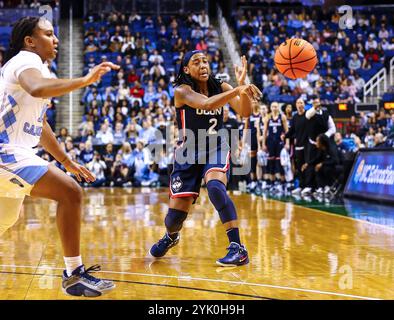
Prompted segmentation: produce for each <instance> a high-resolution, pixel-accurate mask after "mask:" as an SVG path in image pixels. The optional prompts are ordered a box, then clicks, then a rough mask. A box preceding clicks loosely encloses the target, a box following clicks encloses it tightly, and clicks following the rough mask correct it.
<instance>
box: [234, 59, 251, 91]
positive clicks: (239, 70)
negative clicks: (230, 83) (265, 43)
mask: <svg viewBox="0 0 394 320" xmlns="http://www.w3.org/2000/svg"><path fill="white" fill-rule="evenodd" d="M241 63H242V67H239V66H237V65H236V64H235V65H234V72H235V77H236V78H237V83H238V85H240V86H241V85H244V84H245V78H246V72H247V69H248V62H247V60H246V57H245V56H242V57H241Z"/></svg>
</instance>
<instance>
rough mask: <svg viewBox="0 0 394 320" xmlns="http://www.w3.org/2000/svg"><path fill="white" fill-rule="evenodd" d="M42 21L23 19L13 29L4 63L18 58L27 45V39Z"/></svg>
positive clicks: (29, 18)
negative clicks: (15, 57)
mask: <svg viewBox="0 0 394 320" xmlns="http://www.w3.org/2000/svg"><path fill="white" fill-rule="evenodd" d="M39 21H40V18H39V17H23V18H21V19H19V20H18V21H17V22H16V23H15V24H14V27H13V28H12V33H11V40H10V48H9V49H8V51H7V53H6V56H5V59H4V63H6V62H7V61H8V60H10V59H11V58H12V57H14V56H16V55H17V54H18V53H19V51H21V50H22V49H23V47H24V45H25V37H28V36H31V35H32V34H33V31H34V28H35V27H36V26H37V24H38V22H39Z"/></svg>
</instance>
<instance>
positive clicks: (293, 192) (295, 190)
mask: <svg viewBox="0 0 394 320" xmlns="http://www.w3.org/2000/svg"><path fill="white" fill-rule="evenodd" d="M301 191H302V189H301V188H300V187H298V188H297V189H294V190H293V191H292V192H291V194H292V195H295V194H300V193H301Z"/></svg>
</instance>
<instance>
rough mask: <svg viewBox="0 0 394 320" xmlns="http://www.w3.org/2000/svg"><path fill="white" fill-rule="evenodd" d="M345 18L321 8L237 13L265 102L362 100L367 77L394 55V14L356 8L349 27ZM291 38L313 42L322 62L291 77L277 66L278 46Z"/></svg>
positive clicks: (238, 27) (242, 40) (235, 21)
mask: <svg viewBox="0 0 394 320" xmlns="http://www.w3.org/2000/svg"><path fill="white" fill-rule="evenodd" d="M340 19H341V16H340V14H339V13H338V12H324V11H322V10H317V9H315V8H313V9H310V8H303V9H302V10H300V11H298V12H295V11H294V10H292V9H284V8H282V9H272V8H271V9H268V10H265V11H264V12H263V10H261V9H260V10H241V9H240V10H238V11H237V12H236V13H234V15H233V26H234V28H235V30H236V33H237V36H238V40H239V43H240V47H241V51H242V53H243V54H245V55H247V57H248V61H249V65H250V70H249V71H250V74H251V75H252V78H253V81H254V83H256V84H257V85H258V86H259V87H260V88H262V89H264V92H263V93H264V99H265V102H267V103H269V102H271V101H279V102H284V103H289V102H290V103H291V102H294V101H295V99H296V98H298V97H299V96H303V97H304V98H307V97H310V96H312V95H314V94H319V95H320V97H321V100H322V102H323V103H335V102H336V103H340V102H360V100H361V98H362V95H363V86H364V84H365V83H366V81H368V80H369V79H370V78H371V77H372V76H373V75H374V74H375V73H376V72H377V71H378V70H379V69H381V68H382V67H383V65H384V64H387V63H388V61H389V59H390V58H392V57H393V56H394V33H393V25H394V23H393V15H392V14H390V13H387V14H384V13H383V14H378V13H376V14H374V13H371V12H362V11H356V10H354V11H353V16H352V19H351V20H349V21H347V22H346V28H341V27H340ZM342 20H343V17H342ZM341 22H343V21H341ZM291 37H294V38H302V39H305V40H307V41H309V42H310V43H311V44H312V45H313V47H314V48H315V49H316V51H317V56H318V59H319V63H318V65H317V67H316V69H315V70H314V71H313V72H312V73H310V74H309V75H308V76H307V77H306V78H305V79H297V80H291V79H286V78H284V77H283V76H282V75H281V74H279V73H278V72H277V71H276V70H275V68H273V64H274V62H273V57H274V53H275V50H276V48H277V47H278V46H279V45H280V44H281V43H282V42H284V41H285V40H286V39H287V38H291Z"/></svg>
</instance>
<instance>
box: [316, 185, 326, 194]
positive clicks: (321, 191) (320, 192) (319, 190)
mask: <svg viewBox="0 0 394 320" xmlns="http://www.w3.org/2000/svg"><path fill="white" fill-rule="evenodd" d="M316 193H317V194H323V193H324V190H323V188H321V187H320V188H319V189H317V190H316Z"/></svg>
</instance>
